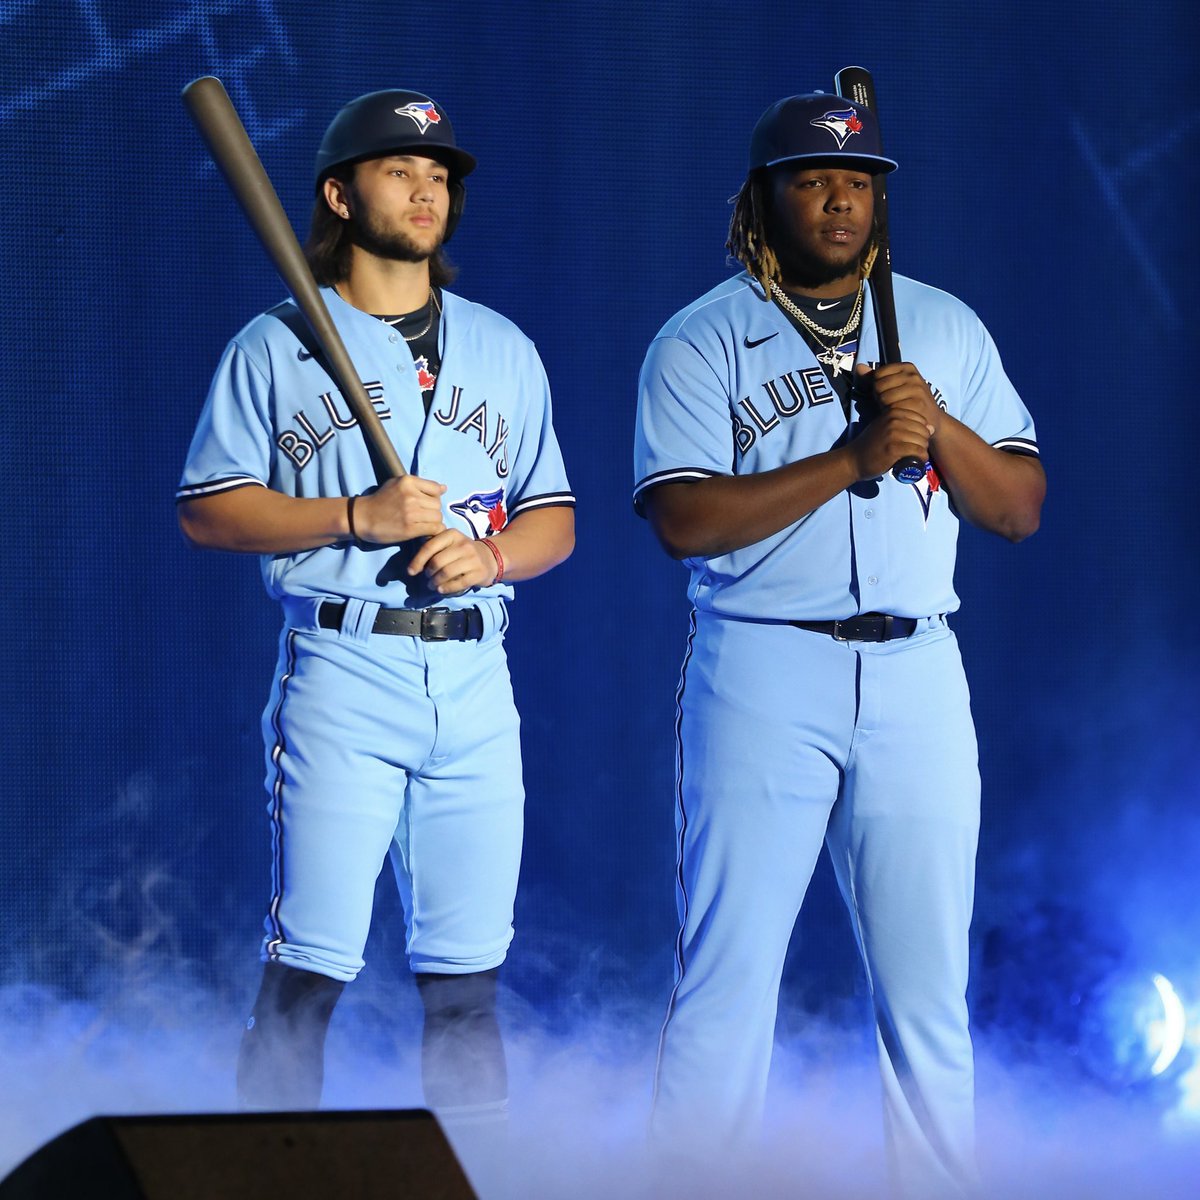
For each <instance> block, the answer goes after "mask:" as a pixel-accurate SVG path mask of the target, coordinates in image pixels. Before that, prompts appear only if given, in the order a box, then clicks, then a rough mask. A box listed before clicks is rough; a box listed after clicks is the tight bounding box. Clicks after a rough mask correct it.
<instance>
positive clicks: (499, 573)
mask: <svg viewBox="0 0 1200 1200" xmlns="http://www.w3.org/2000/svg"><path fill="white" fill-rule="evenodd" d="M480 540H481V541H482V542H483V544H484V545H485V546H486V547H487V548H488V549H489V550H490V551H491V552H492V557H493V558H494V559H495V560H496V578H495V579H493V580H492V583H499V582H500V580H502V579H503V578H504V555H503V554H501V553H500V547H499V546H497V545H496V543H495V542H493V541H492V540H491V538H481V539H480ZM488 586H489V587H491V584H488Z"/></svg>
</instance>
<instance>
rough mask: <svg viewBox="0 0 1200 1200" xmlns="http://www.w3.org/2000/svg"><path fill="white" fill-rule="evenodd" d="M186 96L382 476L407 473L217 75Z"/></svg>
mask: <svg viewBox="0 0 1200 1200" xmlns="http://www.w3.org/2000/svg"><path fill="white" fill-rule="evenodd" d="M183 102H184V104H185V105H186V106H187V109H188V112H189V113H190V114H191V118H192V120H193V121H195V123H196V126H197V128H199V130H200V133H201V134H202V135H203V137H204V140H205V142H206V143H207V144H208V149H209V152H210V153H211V154H212V156H213V161H214V162H215V163H216V164H217V166H218V167H220V168H221V174H222V175H224V176H225V182H226V183H227V184H228V185H229V189H230V191H232V192H233V194H234V196H235V197H236V198H237V202H238V204H239V205H241V208H242V212H244V213H245V214H246V219H247V220H248V221H249V222H250V226H251V228H252V229H253V230H254V232H255V234H256V235H257V237H258V240H259V241H260V242H261V243H262V245H263V249H264V250H266V252H267V254H268V256H269V257H270V259H271V262H272V263H273V264H274V266H275V270H276V271H278V272H279V277H280V279H282V280H283V284H284V286H285V287H286V288H287V290H288V291H289V292H290V293H291V296H292V299H293V300H294V301H295V302H296V307H297V308H298V309H299V310H300V313H301V315H302V316H303V317H304V320H305V321H306V322H307V324H308V327H309V328H310V329H311V330H312V335H313V338H314V340H315V342H316V344H317V346H318V347H319V348H320V349H321V351H322V353H323V354H324V356H325V361H326V363H327V364H328V369H329V371H330V372H331V374H332V375H333V380H334V382H335V383H336V384H337V386H338V389H339V390H340V391H341V393H342V395H343V397H345V400H346V403H347V405H349V407H350V412H351V413H352V414H353V416H354V417H355V419H356V420H357V421H358V424H359V427H360V428H361V429H362V431H363V436H364V437H365V438H366V440H367V448H368V450H370V452H371V461H372V463H373V464H374V466H375V474H376V476H377V477H378V479H379V482H380V483H383V481H384V480H385V479H390V478H395V477H398V476H401V475H404V474H405V473H406V472H405V470H404V464H403V463H402V462H401V461H400V456H399V455H398V454H397V453H396V447H395V446H393V445H392V442H391V439H390V438H389V437H388V435H387V433H386V432H385V431H384V428H383V425H382V423H381V422H380V420H379V414H378V413H377V412H376V411H375V406H374V405H373V404H372V403H371V398H370V397H369V396H368V395H367V390H366V388H364V387H363V385H362V380H361V379H360V378H359V376H358V372H357V371H356V370H355V369H354V363H353V362H352V361H351V359H350V354H349V352H348V351H347V349H346V345H345V343H344V342H343V341H342V337H341V334H339V333H338V330H337V326H336V325H334V323H333V318H332V317H331V316H330V315H329V309H328V308H327V307H326V306H325V301H324V300H323V299H322V297H321V291H320V288H318V286H317V281H316V280H315V279H314V278H313V274H312V271H311V270H310V269H309V266H308V261H307V260H306V259H305V257H304V251H303V250H301V249H300V243H299V242H298V241H297V240H296V234H295V232H294V231H293V229H292V225H291V222H290V221H289V220H288V218H287V214H286V213H285V212H284V211H283V205H282V204H280V203H279V197H278V196H277V195H276V194H275V189H274V187H272V186H271V180H270V179H269V178H268V177H267V172H266V170H265V169H264V168H263V165H262V162H261V161H260V160H259V157H258V155H257V154H256V153H255V150H254V147H253V145H251V143H250V138H249V136H248V135H247V133H246V129H245V126H243V125H242V122H241V119H240V118H239V117H238V115H237V110H236V109H235V108H234V107H233V102H232V101H231V100H230V99H229V95H228V93H227V92H226V91H225V88H224V87H223V86H222V84H221V81H220V80H219V79H217V78H215V77H214V76H212V75H205V76H202V77H201V78H200V79H194V80H193V81H192V82H191V83H189V84H188V85H187V87H185V88H184V89H183ZM322 365H324V364H322Z"/></svg>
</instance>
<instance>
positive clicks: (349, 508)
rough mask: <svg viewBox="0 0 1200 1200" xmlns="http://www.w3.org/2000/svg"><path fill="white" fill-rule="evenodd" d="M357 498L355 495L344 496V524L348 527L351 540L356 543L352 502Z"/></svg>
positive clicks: (356, 536)
mask: <svg viewBox="0 0 1200 1200" xmlns="http://www.w3.org/2000/svg"><path fill="white" fill-rule="evenodd" d="M357 499H358V497H357V496H348V497H347V498H346V524H347V525H348V526H349V527H350V538H351V540H352V541H354V542H356V543H357V541H358V534H357V533H356V532H355V529H354V502H355V500H357Z"/></svg>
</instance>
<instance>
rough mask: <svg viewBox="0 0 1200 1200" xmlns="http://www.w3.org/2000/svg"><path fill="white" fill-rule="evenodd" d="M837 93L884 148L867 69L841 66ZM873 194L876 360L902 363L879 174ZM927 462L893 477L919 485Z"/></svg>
mask: <svg viewBox="0 0 1200 1200" xmlns="http://www.w3.org/2000/svg"><path fill="white" fill-rule="evenodd" d="M833 84H834V88H835V89H836V90H837V94H838V95H839V96H841V97H842V98H843V99H845V100H853V101H854V102H855V103H856V104H861V105H862V106H863V107H864V108H866V109H869V110H870V111H871V113H872V115H873V116H874V117H875V125H876V127H877V128H878V129H879V143H880V149H882V148H883V127H882V126H881V125H880V122H879V100H878V98H877V97H876V95H875V81H874V80H873V79H872V78H871V72H870V71H868V70H867V69H866V67H843V68H842V69H841V70H840V71H839V72H838V73H837V74H836V75H835V76H834V77H833ZM872 182H873V186H874V191H875V244H876V246H877V252H876V255H875V262H874V264H873V265H872V267H871V306H872V308H873V310H874V312H875V328H876V330H877V331H878V335H879V357H880V359H881V361H882V362H884V363H898V362H902V361H903V355H902V354H901V351H900V329H899V327H898V326H897V324H896V295H895V292H894V290H893V288H892V238H891V231H890V229H889V227H888V201H887V175H886V173H884V172H883V171H879V172H877V173H876V174H875V176H874V177H873V180H872ZM927 469H928V463H923V462H922V461H921V460H920V459H919V458H917V457H915V456H914V455H909V456H908V457H907V458H902V459H901V460H900V461H899V462H898V463H896V464H895V466H893V467H892V475H893V477H894V478H896V479H898V480H899V481H900V482H901V483H920V481H921V480H922V479H924V478H925V472H926V470H927Z"/></svg>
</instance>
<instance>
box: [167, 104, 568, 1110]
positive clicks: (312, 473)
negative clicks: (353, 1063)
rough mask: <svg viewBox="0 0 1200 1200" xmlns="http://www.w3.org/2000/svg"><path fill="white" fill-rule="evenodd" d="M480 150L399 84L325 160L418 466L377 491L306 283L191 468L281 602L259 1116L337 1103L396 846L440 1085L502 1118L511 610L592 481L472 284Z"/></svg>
mask: <svg viewBox="0 0 1200 1200" xmlns="http://www.w3.org/2000/svg"><path fill="white" fill-rule="evenodd" d="M474 167H475V160H474V158H473V157H472V156H471V155H469V154H468V153H466V152H465V151H464V150H462V149H460V148H459V147H458V145H457V142H456V140H455V135H454V132H453V129H452V127H451V124H450V120H449V118H448V116H447V115H446V112H445V110H444V109H443V108H442V107H441V106H440V105H439V104H437V103H436V102H435V101H433V100H431V99H430V98H429V97H428V96H425V95H423V94H421V93H415V92H409V91H401V90H392V91H383V92H374V93H371V94H370V95H367V96H363V97H360V98H359V99H357V100H355V101H353V102H352V103H350V104H348V105H347V106H346V107H345V108H344V109H343V110H342V111H341V112H340V113H339V114H338V115H337V116H336V117H335V118H334V119H333V122H332V123H331V124H330V126H329V129H328V132H327V133H326V135H325V137H324V139H323V140H322V142H321V147H320V150H319V152H318V155H317V160H316V170H315V186H316V203H315V208H314V213H313V222H312V230H311V233H310V236H309V240H308V244H307V246H306V251H307V254H308V257H309V261H310V263H311V265H312V267H313V272H314V274H315V275H316V277H317V280H318V282H319V283H321V284H322V285H324V287H323V293H324V298H325V301H326V303H327V305H328V306H329V309H330V312H331V314H332V316H333V319H334V321H335V322H336V324H337V327H338V330H339V332H340V333H341V335H342V338H343V339H344V341H345V343H346V346H347V349H348V350H349V352H350V356H351V358H352V359H353V361H354V363H355V366H356V368H357V370H358V372H359V374H360V375H361V377H362V379H363V381H364V386H365V387H366V390H367V392H368V394H369V395H370V397H371V399H372V401H373V402H374V404H375V406H376V409H377V411H378V414H379V418H380V421H381V422H382V423H383V426H384V428H385V430H386V431H387V433H388V435H389V436H390V438H391V440H392V442H393V443H394V445H395V448H396V450H397V452H398V454H399V456H400V458H401V460H402V461H403V462H404V463H405V466H406V468H407V469H408V471H409V474H407V475H404V476H403V477H401V478H399V479H388V480H387V481H386V482H384V483H383V484H382V485H378V486H377V485H376V475H375V472H374V470H373V467H372V463H371V458H370V454H369V452H368V448H367V444H366V442H365V440H364V438H363V436H362V434H361V432H360V431H359V430H358V428H357V425H356V422H355V420H354V419H353V417H352V416H351V415H350V414H349V412H348V410H347V408H346V406H345V404H344V402H343V400H342V399H341V397H340V395H339V393H338V391H337V389H336V387H335V385H334V383H333V382H332V380H331V378H330V377H329V375H328V374H327V373H326V371H325V369H324V368H323V366H322V356H321V353H320V351H319V349H318V348H316V347H315V344H313V343H311V339H309V338H308V336H307V334H306V331H305V329H304V327H303V325H302V324H301V323H300V322H299V321H298V320H297V316H298V314H297V312H296V310H295V308H294V306H293V305H291V304H290V303H286V304H283V305H279V306H277V307H276V308H274V309H272V310H270V311H269V312H267V313H265V314H263V315H261V316H259V317H256V318H255V319H254V320H253V321H251V322H250V323H249V324H248V325H247V326H246V328H245V329H243V330H242V331H241V332H240V333H239V334H237V336H236V337H234V339H233V340H232V341H231V342H230V344H229V346H228V348H227V349H226V352H225V355H224V357H223V359H222V361H221V364H220V366H219V367H218V369H217V372H216V375H215V377H214V379H213V382H212V386H211V389H210V391H209V395H208V399H207V402H206V403H205V405H204V409H203V412H202V413H201V416H200V420H199V425H198V427H197V430H196V434H195V437H194V439H193V441H192V445H191V449H190V451H189V453H188V457H187V464H186V466H185V468H184V472H183V479H182V482H181V484H180V486H179V491H178V500H179V519H180V523H181V525H182V527H183V530H184V532H185V533H186V535H187V536H188V538H189V539H190V540H191V541H192V542H194V543H195V544H197V545H200V546H208V547H214V548H218V549H225V550H241V551H250V552H253V553H256V554H259V555H260V556H261V563H262V572H263V578H264V581H265V583H266V586H267V590H268V591H269V593H270V594H271V595H272V596H274V597H275V598H276V599H277V600H279V601H280V603H281V605H282V607H283V618H284V620H283V630H282V634H281V637H280V642H279V659H278V665H277V668H276V672H275V679H274V683H273V685H272V690H271V695H270V699H269V700H268V703H267V705H266V709H265V711H264V713H263V721H262V730H263V737H264V745H265V750H266V767H267V777H266V785H267V793H268V798H269V799H268V813H269V817H270V824H271V839H272V841H271V845H272V856H273V875H272V887H271V898H270V902H269V904H268V906H267V917H266V921H265V926H266V937H265V938H264V941H263V946H262V958H263V960H264V963H265V967H264V973H263V977H262V985H261V989H260V991H259V994H258V998H257V1000H256V1001H255V1004H254V1009H253V1014H252V1016H251V1018H250V1021H249V1023H248V1025H247V1030H246V1033H245V1035H244V1037H243V1041H242V1047H241V1055H240V1059H239V1064H238V1088H239V1097H240V1101H241V1103H242V1105H243V1107H246V1108H250V1109H280V1108H313V1107H315V1106H316V1105H317V1103H318V1102H319V1100H320V1094H321V1086H322V1079H323V1056H324V1042H325V1032H326V1028H327V1025H328V1022H329V1019H330V1016H331V1014H332V1012H333V1008H334V1005H335V1003H336V1002H337V999H338V997H339V995H340V993H341V990H342V988H343V986H344V985H345V984H346V983H347V982H349V981H351V980H353V979H354V978H355V977H356V976H357V975H358V973H359V971H360V970H361V969H362V967H363V965H364V963H363V957H362V955H363V947H364V945H365V942H366V938H367V932H368V927H369V925H370V920H371V908H372V900H373V892H374V886H375V880H376V877H377V875H378V874H379V872H380V870H381V868H382V866H383V863H384V860H385V859H386V858H389V857H390V858H391V861H392V866H393V870H394V873H395V876H396V880H397V883H398V885H399V891H400V897H401V900H402V903H403V907H404V914H405V921H406V927H407V951H408V958H409V964H410V966H411V968H412V970H413V972H414V973H415V974H416V979H417V984H418V988H419V991H420V996H421V999H422V1001H423V1004H424V1011H425V1023H424V1039H423V1054H422V1070H423V1080H424V1086H425V1094H426V1099H427V1102H428V1103H429V1104H430V1105H431V1106H432V1107H434V1108H435V1109H437V1110H438V1112H439V1114H440V1115H441V1116H443V1117H444V1118H450V1119H453V1118H454V1117H455V1115H459V1116H463V1117H464V1119H465V1118H466V1117H469V1118H470V1119H471V1120H472V1121H473V1122H479V1121H480V1120H481V1119H486V1118H487V1117H488V1116H489V1115H490V1116H492V1117H496V1118H499V1117H500V1115H501V1114H502V1112H503V1109H504V1105H505V1101H506V1094H507V1093H506V1087H507V1085H506V1072H505V1063H504V1053H503V1047H502V1044H501V1041H500V1031H499V1027H498V1024H497V1021H496V1014H495V997H496V973H497V970H498V968H499V966H500V964H501V962H503V960H504V958H505V955H506V953H507V950H508V946H509V943H510V941H511V938H512V913H513V898H514V892H515V888H516V882H517V869H518V863H519V859H520V852H521V839H522V809H523V802H524V792H523V788H522V782H521V762H520V747H519V743H518V718H517V712H516V709H515V707H514V705H513V696H512V688H511V685H510V682H509V675H508V667H507V663H506V659H505V653H504V648H503V635H504V631H505V629H506V627H507V623H508V616H507V610H506V603H507V601H509V600H511V598H512V595H513V587H512V585H513V584H514V583H516V582H519V581H521V580H524V579H530V578H533V577H534V576H536V575H540V574H542V573H543V572H544V571H547V570H549V569H550V568H551V567H553V566H555V565H556V564H557V563H559V562H561V561H562V560H563V559H565V558H566V557H567V555H568V554H570V552H571V549H572V547H573V544H574V518H573V504H574V497H573V496H572V493H571V490H570V486H569V484H568V482H567V477H566V474H565V472H564V469H563V461H562V456H561V454H560V452H559V447H558V442H557V440H556V437H555V433H554V427H553V423H552V421H551V409H550V394H549V390H548V387H547V382H546V376H545V372H544V371H543V369H542V364H541V361H540V360H539V357H538V354H537V351H536V350H535V348H534V346H533V344H532V343H531V342H530V341H529V339H528V338H526V337H525V336H524V335H523V334H522V333H521V332H520V330H518V329H517V328H516V327H515V326H514V325H513V324H512V323H511V322H509V321H507V320H506V319H505V318H504V317H502V316H500V315H499V314H497V313H495V312H493V311H491V310H490V309H487V308H484V307H483V306H482V305H479V304H474V303H472V302H470V301H468V300H465V299H463V298H461V297H460V296H458V295H455V294H453V293H451V292H450V291H448V290H446V285H447V284H448V283H449V282H450V279H451V276H452V272H451V269H450V267H449V264H448V263H447V262H446V260H445V259H444V257H443V255H442V245H443V243H444V242H445V240H446V238H447V237H448V236H449V234H450V232H451V231H452V229H453V226H454V223H455V222H456V221H457V219H458V217H459V215H460V214H461V212H462V203H463V197H464V188H463V178H464V177H465V176H466V175H467V174H468V173H469V172H470V171H471V170H472V169H473V168H474Z"/></svg>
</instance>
